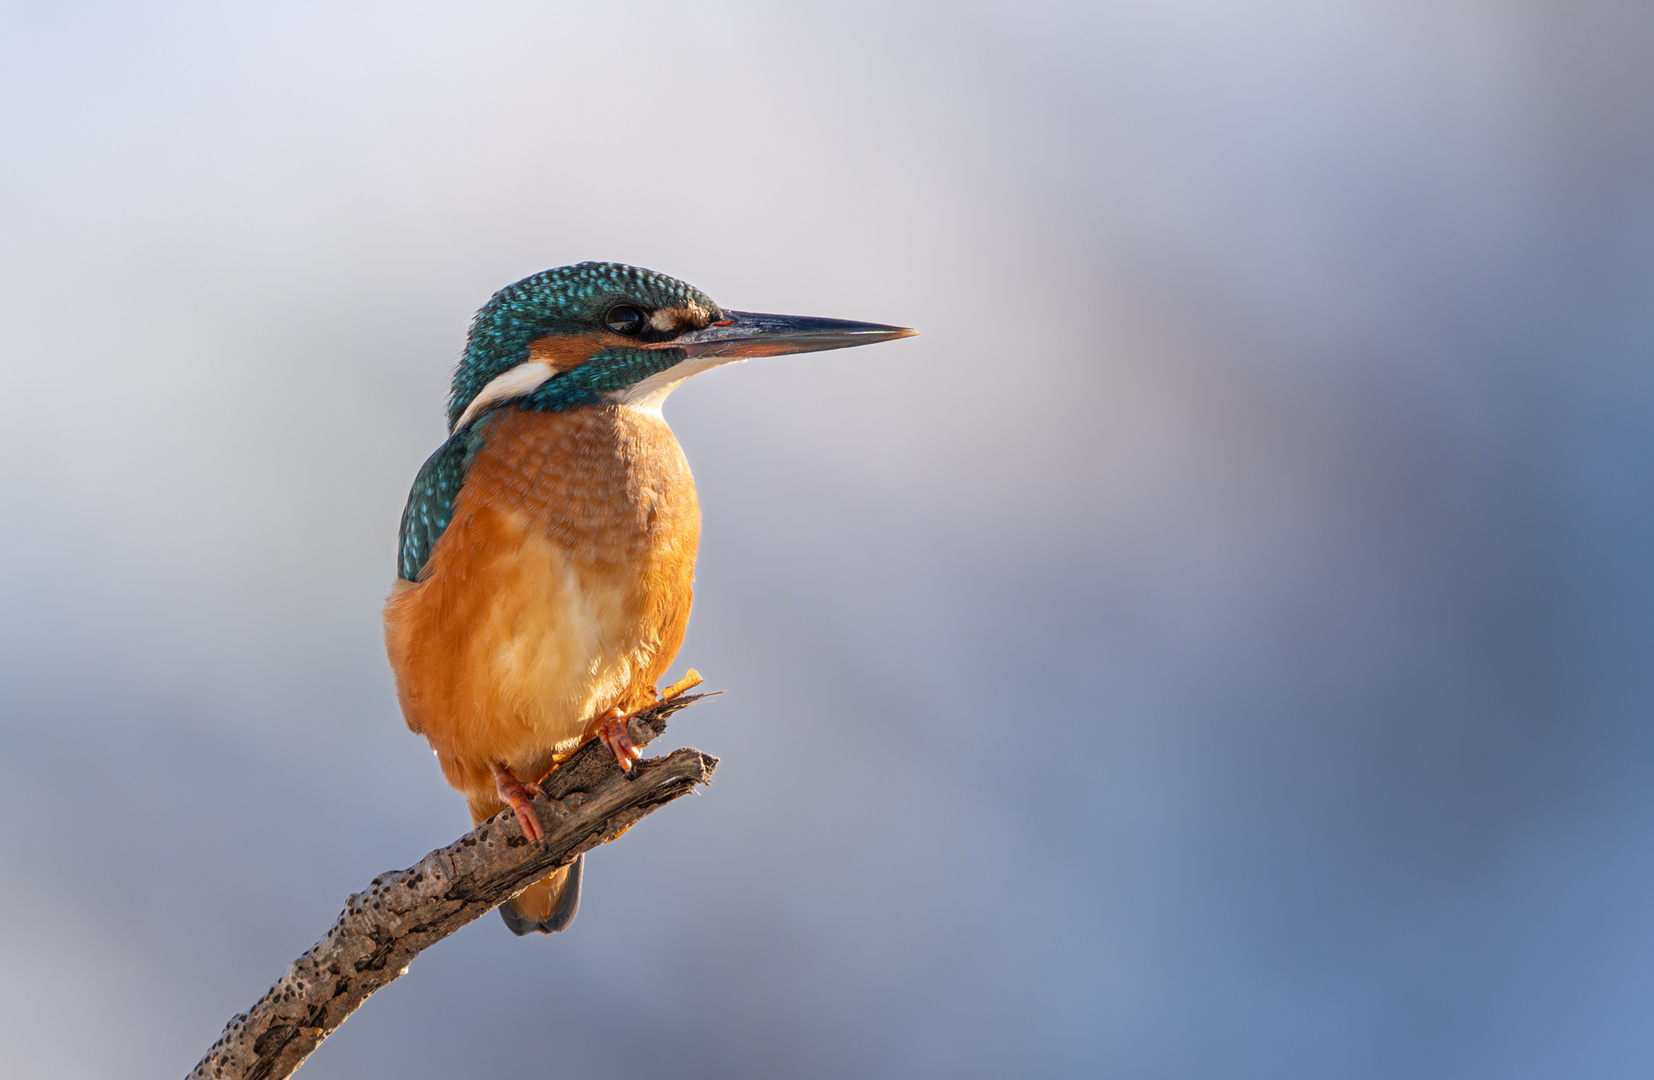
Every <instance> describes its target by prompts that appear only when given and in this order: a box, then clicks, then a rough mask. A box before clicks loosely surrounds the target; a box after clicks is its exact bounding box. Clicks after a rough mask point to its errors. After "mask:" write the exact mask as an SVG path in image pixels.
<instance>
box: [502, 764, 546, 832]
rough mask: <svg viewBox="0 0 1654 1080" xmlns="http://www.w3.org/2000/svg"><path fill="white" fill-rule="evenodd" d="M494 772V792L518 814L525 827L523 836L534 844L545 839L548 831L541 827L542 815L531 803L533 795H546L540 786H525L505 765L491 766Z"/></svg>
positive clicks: (519, 820) (518, 821)
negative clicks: (530, 799) (536, 811)
mask: <svg viewBox="0 0 1654 1080" xmlns="http://www.w3.org/2000/svg"><path fill="white" fill-rule="evenodd" d="M489 767H490V768H491V769H492V770H493V771H494V790H495V791H496V792H497V793H498V794H499V796H500V801H501V802H503V803H505V805H507V806H509V807H511V809H513V810H515V811H516V812H517V823H518V824H519V825H521V826H522V827H523V836H525V837H527V838H528V839H529V840H531V841H533V842H534V843H539V842H540V841H541V840H543V839H544V838H545V835H546V831H545V829H543V828H541V827H540V815H539V814H536V813H535V812H534V804H533V803H531V802H529V801H528V800H529V796H531V795H544V794H545V792H544V791H542V790H540V785H539V784H525V783H523V782H522V781H521V780H519V779H517V778H516V777H515V776H513V775H511V770H510V769H509V768H507V767H506V766H504V765H500V764H497V763H496V764H494V765H491V766H489Z"/></svg>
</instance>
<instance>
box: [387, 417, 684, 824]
mask: <svg viewBox="0 0 1654 1080" xmlns="http://www.w3.org/2000/svg"><path fill="white" fill-rule="evenodd" d="M484 423H486V424H487V425H488V426H487V428H486V429H485V443H484V446H483V448H482V449H481V450H480V451H479V452H478V453H477V456H476V457H475V458H474V459H473V460H472V462H471V465H470V467H469V468H468V469H467V471H466V477H465V484H464V486H463V487H462V488H461V489H460V492H459V496H458V498H457V499H456V500H455V502H454V509H453V515H452V517H451V519H450V523H449V525H448V527H447V529H446V530H445V531H444V532H443V535H442V539H441V540H440V541H439V542H438V543H437V545H436V548H435V550H434V551H432V553H431V557H430V559H429V560H428V561H427V563H426V565H425V568H424V570H423V571H422V572H421V574H420V580H419V581H418V582H408V581H398V582H397V583H396V588H395V589H394V590H393V591H392V593H391V596H390V598H389V600H388V601H387V602H386V604H385V643H386V648H387V651H388V653H389V655H390V660H391V667H392V669H393V670H394V672H395V674H396V683H397V694H398V697H399V698H400V700H401V702H402V713H403V716H404V717H405V718H406V719H407V722H408V726H409V727H410V728H412V729H413V730H414V731H416V732H419V733H420V734H423V735H424V736H425V737H426V738H427V739H429V740H430V743H431V747H432V748H433V749H434V750H435V751H436V753H437V758H438V760H439V761H440V762H441V764H442V770H443V773H444V775H445V776H446V777H447V778H448V782H449V783H450V784H452V785H453V786H454V787H455V788H458V789H459V790H460V791H461V792H463V793H464V794H465V795H466V796H467V798H468V799H469V801H470V803H471V812H472V815H473V817H474V818H475V819H476V820H481V819H482V818H483V817H487V816H488V815H490V814H492V813H494V812H496V811H497V810H499V809H500V804H499V802H498V800H497V798H496V796H495V789H494V781H493V778H492V776H491V775H490V772H489V765H490V764H491V763H492V762H500V763H503V764H505V765H507V766H509V767H510V768H511V770H512V771H513V772H514V773H515V774H516V775H517V776H519V777H523V778H531V777H532V778H539V777H541V776H543V775H545V773H546V772H548V771H550V769H551V767H552V765H553V763H554V760H555V758H556V756H557V755H560V754H563V753H566V752H568V751H569V750H571V749H573V748H574V746H576V745H578V744H579V742H580V741H581V740H582V739H583V737H584V736H585V734H586V726H587V724H588V723H589V722H590V721H591V720H592V719H593V718H595V717H597V716H599V715H601V714H602V713H604V712H606V711H608V710H609V709H611V708H613V707H615V706H616V705H620V706H622V707H624V708H626V709H628V710H630V709H632V708H636V707H639V706H641V705H644V704H647V703H648V702H649V701H651V700H652V699H653V696H654V687H655V685H656V684H657V683H658V682H659V681H660V679H661V677H662V676H663V675H664V674H665V672H666V668H667V665H669V664H670V663H671V662H672V658H673V657H674V656H675V655H676V654H677V651H678V646H679V645H680V644H681V643H682V641H683V632H684V627H685V624H686V623H687V622H688V619H689V606H690V598H691V585H692V581H693V575H694V566H695V549H696V545H697V544H698V542H699V539H700V509H699V507H698V506H697V504H696V501H695V485H694V481H693V480H692V478H691V477H690V474H689V466H688V463H687V462H685V461H684V458H683V452H682V450H680V449H679V447H678V443H677V440H676V439H675V438H673V436H672V432H671V430H670V429H669V428H668V427H667V426H666V423H665V421H663V420H661V419H660V418H659V417H658V416H653V415H649V414H646V413H642V412H639V411H637V410H634V409H628V408H624V407H618V406H616V407H602V408H583V409H574V410H569V411H566V412H550V413H534V412H529V411H526V410H521V409H516V408H511V407H506V408H503V409H500V410H498V411H497V412H495V413H494V414H493V415H492V416H490V417H489V418H487V419H486V420H485V421H484Z"/></svg>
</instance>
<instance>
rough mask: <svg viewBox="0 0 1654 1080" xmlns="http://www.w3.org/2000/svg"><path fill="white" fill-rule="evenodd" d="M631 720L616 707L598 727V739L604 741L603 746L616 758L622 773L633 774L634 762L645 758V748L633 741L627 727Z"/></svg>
mask: <svg viewBox="0 0 1654 1080" xmlns="http://www.w3.org/2000/svg"><path fill="white" fill-rule="evenodd" d="M631 719H632V718H631V717H630V716H628V715H626V713H625V712H623V711H622V710H621V709H620V708H619V707H616V708H613V709H610V710H609V712H608V714H607V715H606V716H604V717H603V720H602V722H601V723H600V724H598V726H597V737H598V738H599V739H602V740H603V745H604V746H607V747H608V748H609V752H610V753H611V754H613V755H614V756H615V761H616V762H617V763H618V764H619V765H620V768H621V771H622V772H631V771H632V762H634V761H636V760H637V759H638V758H640V757H642V756H643V747H641V746H639V745H638V744H637V743H636V742H635V741H633V739H632V732H631V731H630V729H629V728H628V727H627V724H628V723H629V722H630V720H631Z"/></svg>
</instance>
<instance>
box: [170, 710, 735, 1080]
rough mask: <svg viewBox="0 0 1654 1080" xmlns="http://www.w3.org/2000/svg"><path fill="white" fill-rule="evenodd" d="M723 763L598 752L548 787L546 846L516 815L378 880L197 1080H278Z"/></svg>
mask: <svg viewBox="0 0 1654 1080" xmlns="http://www.w3.org/2000/svg"><path fill="white" fill-rule="evenodd" d="M705 696H707V695H705V694H686V695H684V696H682V697H679V698H675V699H673V700H671V701H667V702H662V703H661V704H659V705H656V706H655V707H654V708H652V709H648V710H646V711H644V712H643V713H640V714H639V715H638V716H636V717H634V718H633V719H632V722H631V734H632V738H633V740H634V741H635V742H637V744H638V745H639V746H642V745H644V744H646V743H649V742H651V741H653V740H654V739H655V738H657V737H658V736H659V735H660V734H661V733H662V732H663V731H665V730H666V718H667V717H668V716H670V715H671V714H672V713H674V712H676V711H677V710H679V709H681V708H683V707H684V706H685V705H688V704H689V703H691V702H693V701H698V700H699V699H701V698H702V697H705ZM717 764H718V761H717V759H716V758H712V757H708V756H707V755H705V754H703V753H701V752H700V751H699V750H688V749H685V750H677V751H674V752H673V753H671V754H668V755H667V756H666V757H663V758H651V759H649V760H647V761H640V762H638V763H637V764H636V765H634V766H633V768H632V772H631V774H630V775H628V774H625V773H622V772H621V771H620V768H619V766H617V765H616V764H615V760H614V756H613V755H612V754H611V753H610V752H609V751H608V749H607V748H605V747H604V746H603V745H602V743H601V742H599V741H597V740H593V741H591V742H589V743H587V744H586V745H585V746H583V747H581V748H580V750H578V751H577V752H576V753H575V754H574V756H573V757H571V758H570V759H569V760H568V762H566V763H565V764H564V765H563V767H562V768H560V769H558V770H557V771H556V772H554V773H552V774H551V776H550V777H548V778H547V779H546V780H545V782H544V783H543V784H542V785H541V786H542V787H543V788H544V789H545V792H546V794H545V797H544V798H538V797H537V798H535V799H534V809H535V810H536V811H537V812H538V813H539V815H540V820H541V822H542V823H543V824H544V825H545V830H546V836H545V840H544V841H543V842H541V843H539V844H533V843H530V842H529V841H528V840H526V839H525V838H524V837H523V833H522V828H521V826H520V825H519V824H518V823H517V818H516V815H515V814H513V813H511V812H510V811H506V812H504V813H501V814H498V815H496V816H495V817H493V818H490V819H489V820H488V821H485V822H483V823H482V824H481V825H479V826H478V827H477V828H476V829H474V830H473V831H471V832H469V833H467V834H466V835H465V836H463V837H461V838H460V839H459V840H458V841H456V842H455V843H453V844H450V845H448V846H447V847H445V848H442V849H441V850H439V851H433V852H431V853H430V854H429V855H427V856H425V857H424V858H423V859H421V860H420V861H419V862H418V863H416V864H415V865H414V866H411V867H409V868H408V869H406V870H396V871H392V872H390V873H386V874H380V875H379V876H378V877H376V878H374V879H373V883H372V885H371V886H369V888H368V889H367V890H366V891H365V892H359V893H357V894H355V895H354V896H352V897H351V898H350V899H349V900H347V901H346V902H345V910H344V912H343V913H342V914H340V916H339V921H338V922H336V923H334V924H333V929H331V930H329V931H328V932H327V936H326V937H324V938H322V940H320V941H318V942H317V943H316V944H315V945H314V946H313V947H312V948H311V949H310V950H309V951H308V952H306V953H305V954H304V955H303V956H301V957H299V958H298V959H297V960H295V961H293V963H292V964H290V965H289V966H288V968H287V971H286V972H285V973H284V974H283V975H282V977H281V978H280V979H278V980H276V984H275V985H274V986H272V987H271V988H270V990H269V992H268V993H266V994H265V995H264V996H263V997H262V998H260V999H259V1000H258V1003H257V1004H255V1005H254V1006H253V1007H252V1008H251V1009H249V1010H248V1011H247V1012H245V1013H242V1014H240V1015H238V1016H236V1017H234V1018H233V1019H231V1021H230V1022H229V1024H228V1025H227V1026H226V1027H225V1028H224V1034H223V1035H221V1036H220V1037H219V1039H218V1042H216V1043H214V1044H213V1047H212V1049H211V1050H209V1051H207V1056H206V1057H204V1058H202V1059H201V1063H200V1064H198V1065H197V1066H196V1067H195V1071H194V1072H192V1073H190V1077H191V1078H192V1080H194V1078H213V1080H281V1078H282V1077H286V1076H290V1075H292V1073H293V1070H295V1069H297V1068H298V1067H299V1066H300V1065H301V1064H303V1062H304V1059H305V1058H307V1057H309V1056H310V1053H311V1052H312V1051H313V1050H315V1049H316V1047H317V1046H319V1045H320V1044H321V1041H322V1040H323V1039H325V1038H327V1037H328V1036H329V1035H331V1034H332V1033H333V1031H334V1029H335V1028H337V1027H338V1026H339V1025H340V1024H342V1023H344V1022H345V1018H346V1017H348V1016H349V1015H350V1014H351V1013H353V1012H355V1011H356V1009H357V1008H358V1007H359V1006H360V1005H361V1004H362V1002H364V1001H366V1000H367V999H368V997H369V996H370V995H371V994H372V993H373V992H374V991H375V990H378V989H379V988H380V987H382V986H384V985H385V984H386V983H389V982H390V981H391V980H393V979H396V978H398V977H400V976H401V975H403V974H404V973H406V972H407V970H408V964H409V963H410V962H411V961H412V960H413V958H414V957H415V956H417V955H419V953H420V952H422V951H423V950H425V949H426V948H429V947H430V946H431V945H434V944H436V943H437V942H438V941H441V940H442V939H443V938H445V937H447V936H448V935H449V934H452V933H453V932H454V931H456V930H458V929H459V928H460V927H462V926H464V925H465V924H466V923H469V922H471V921H472V920H474V919H476V918H478V917H480V916H482V915H485V914H487V913H488V912H489V911H491V910H493V909H494V908H496V907H498V906H499V905H500V904H501V903H503V902H504V901H506V900H507V899H509V898H511V897H512V896H514V895H516V894H517V893H518V892H521V891H522V890H523V889H524V888H526V887H527V886H529V885H531V884H533V883H534V882H535V881H538V880H539V879H540V878H542V877H544V876H545V875H546V874H548V873H550V872H551V871H552V870H553V869H554V868H556V867H558V866H562V865H564V864H565V863H568V862H571V861H572V860H573V859H574V857H575V856H576V855H579V854H580V853H581V852H583V851H587V850H590V849H591V848H594V847H596V846H597V845H599V844H604V843H607V842H608V841H610V840H613V839H614V838H615V837H617V836H619V835H620V834H621V833H623V832H625V831H626V830H627V829H628V828H630V827H631V826H632V825H633V824H634V823H635V822H637V821H638V820H639V819H641V818H642V817H643V816H644V815H645V814H648V813H650V812H652V811H654V810H656V809H658V808H659V807H662V806H665V805H666V804H667V803H669V802H671V801H672V800H674V799H676V798H678V797H679V796H680V795H685V794H687V793H688V792H690V791H692V790H693V789H694V788H695V785H697V784H705V783H708V782H710V779H711V776H712V770H713V769H714V768H715V767H716V766H717Z"/></svg>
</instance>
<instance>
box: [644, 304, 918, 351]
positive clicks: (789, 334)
mask: <svg viewBox="0 0 1654 1080" xmlns="http://www.w3.org/2000/svg"><path fill="white" fill-rule="evenodd" d="M918 332H919V331H917V330H909V329H908V328H907V327H905V326H885V325H884V324H883V323H870V322H851V321H850V320H848V319H817V318H812V317H811V316H808V315H759V314H756V313H754V312H751V311H725V312H724V319H723V321H722V322H715V323H713V324H712V325H711V326H708V327H706V328H705V329H702V330H691V331H690V332H689V333H687V334H683V335H680V336H679V337H677V338H676V339H674V340H672V341H669V342H665V343H664V344H665V346H666V347H667V348H672V349H683V350H684V351H685V352H687V353H689V355H690V356H782V355H784V354H786V353H801V352H820V351H821V350H823V349H848V348H850V347H851V346H852V345H871V344H873V343H874V342H875V341H892V340H894V339H896V338H904V337H912V336H913V335H914V334H917V333H918Z"/></svg>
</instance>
